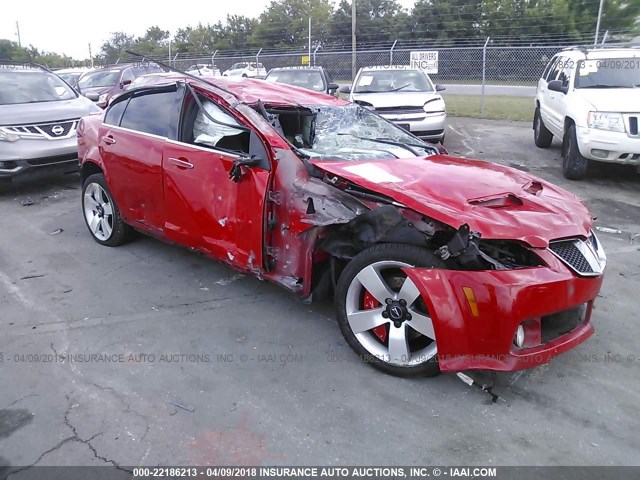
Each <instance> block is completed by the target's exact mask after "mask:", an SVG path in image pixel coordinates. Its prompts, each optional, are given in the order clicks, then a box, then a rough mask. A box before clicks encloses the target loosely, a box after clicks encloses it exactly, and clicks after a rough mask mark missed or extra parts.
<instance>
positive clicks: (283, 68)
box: [271, 65, 324, 72]
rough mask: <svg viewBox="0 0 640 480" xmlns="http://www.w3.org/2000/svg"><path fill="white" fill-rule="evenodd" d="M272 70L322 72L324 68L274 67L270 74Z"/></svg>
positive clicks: (303, 66) (302, 66) (300, 66)
mask: <svg viewBox="0 0 640 480" xmlns="http://www.w3.org/2000/svg"><path fill="white" fill-rule="evenodd" d="M274 70H324V67H319V66H318V67H316V66H314V67H309V66H307V65H299V66H295V67H274V68H272V69H271V72H273V71H274Z"/></svg>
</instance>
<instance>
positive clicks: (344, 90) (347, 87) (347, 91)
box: [338, 85, 351, 95]
mask: <svg viewBox="0 0 640 480" xmlns="http://www.w3.org/2000/svg"><path fill="white" fill-rule="evenodd" d="M338 93H344V94H347V95H349V94H350V93H351V85H343V86H341V87H338Z"/></svg>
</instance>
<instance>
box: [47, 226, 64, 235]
mask: <svg viewBox="0 0 640 480" xmlns="http://www.w3.org/2000/svg"><path fill="white" fill-rule="evenodd" d="M62 232H64V230H63V229H62V228H56V229H55V230H54V231H52V232H49V235H58V234H60V233H62Z"/></svg>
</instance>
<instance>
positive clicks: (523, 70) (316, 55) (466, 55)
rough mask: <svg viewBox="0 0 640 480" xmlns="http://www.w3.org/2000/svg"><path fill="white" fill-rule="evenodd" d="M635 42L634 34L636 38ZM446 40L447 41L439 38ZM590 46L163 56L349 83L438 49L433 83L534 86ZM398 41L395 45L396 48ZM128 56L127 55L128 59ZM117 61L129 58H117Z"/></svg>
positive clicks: (463, 44)
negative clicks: (566, 54) (559, 60)
mask: <svg viewBox="0 0 640 480" xmlns="http://www.w3.org/2000/svg"><path fill="white" fill-rule="evenodd" d="M605 41H606V42H608V43H607V46H610V45H616V44H626V43H627V42H631V41H633V38H632V35H631V34H629V33H628V32H622V33H621V32H612V34H611V35H609V32H608V31H607V32H606V33H604V35H603V36H602V37H601V39H600V41H599V43H600V44H604V43H605ZM636 41H637V39H636ZM443 42H448V43H443ZM576 44H580V45H584V46H591V47H592V46H593V37H590V36H589V35H587V34H585V35H584V36H583V37H575V38H571V39H567V38H566V37H565V38H554V37H552V36H550V37H549V38H547V37H539V38H533V37H532V38H526V39H524V38H520V39H507V38H500V37H496V38H494V39H491V38H484V39H482V38H474V39H467V40H464V39H457V40H444V41H441V43H438V41H432V42H428V41H422V40H415V41H399V42H394V43H393V44H387V45H385V46H380V45H375V44H372V45H358V48H357V50H356V55H355V69H354V64H353V63H352V60H353V52H352V51H351V50H350V49H348V48H343V49H340V48H335V47H333V48H329V47H326V48H325V49H323V48H321V46H319V45H316V46H315V47H314V50H312V51H309V50H308V49H305V50H298V49H288V50H276V49H273V48H272V49H268V48H267V47H265V48H264V49H262V48H260V49H256V51H255V53H248V52H247V51H244V52H242V53H236V52H229V51H224V52H220V51H216V52H212V53H202V54H193V53H179V54H176V55H173V56H172V57H170V56H167V57H165V58H163V59H159V60H163V61H165V62H168V63H171V64H172V65H173V66H174V67H176V68H179V69H183V70H185V69H188V68H189V67H190V66H192V65H194V64H213V65H215V66H216V67H218V68H219V69H220V70H221V71H222V72H224V71H225V70H228V69H229V68H231V66H232V65H233V64H235V63H239V62H251V63H254V62H258V63H262V65H264V67H265V69H266V70H267V71H269V70H270V69H272V68H275V67H291V66H300V65H304V64H311V65H318V66H322V67H325V68H326V69H327V70H328V71H329V72H330V73H331V75H332V76H333V78H334V80H336V81H337V82H338V83H349V82H351V80H352V75H353V72H354V71H357V70H358V69H359V68H361V67H366V66H382V65H409V63H410V55H411V52H412V51H437V52H438V72H437V73H435V74H431V75H430V76H431V78H432V79H433V81H434V82H436V83H441V84H468V85H474V84H475V85H531V86H533V85H535V84H536V83H537V81H538V79H539V78H540V74H541V73H542V71H543V69H544V67H545V65H546V64H547V62H548V61H549V59H550V58H551V57H552V56H553V55H554V54H556V53H557V52H559V51H561V50H562V49H565V48H567V47H569V46H572V45H576ZM396 46H397V48H396ZM129 60H130V59H129ZM120 61H127V59H125V58H121V59H120Z"/></svg>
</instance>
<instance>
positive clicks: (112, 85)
mask: <svg viewBox="0 0 640 480" xmlns="http://www.w3.org/2000/svg"><path fill="white" fill-rule="evenodd" d="M163 71H164V70H163V69H162V68H160V67H159V66H157V65H156V64H154V63H140V64H122V65H113V66H111V67H104V68H100V69H98V70H95V71H93V72H90V73H87V74H85V75H83V76H82V78H80V80H79V81H78V86H79V87H80V91H81V92H82V94H83V95H84V96H85V97H87V98H88V99H90V100H92V101H94V102H96V104H97V105H98V106H99V107H101V108H105V107H106V106H107V105H108V104H109V100H110V99H111V97H113V96H114V95H118V94H120V93H122V92H124V90H125V87H126V86H127V85H129V84H130V83H131V82H133V80H135V79H136V78H137V77H139V76H140V75H146V74H148V73H157V72H163Z"/></svg>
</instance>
